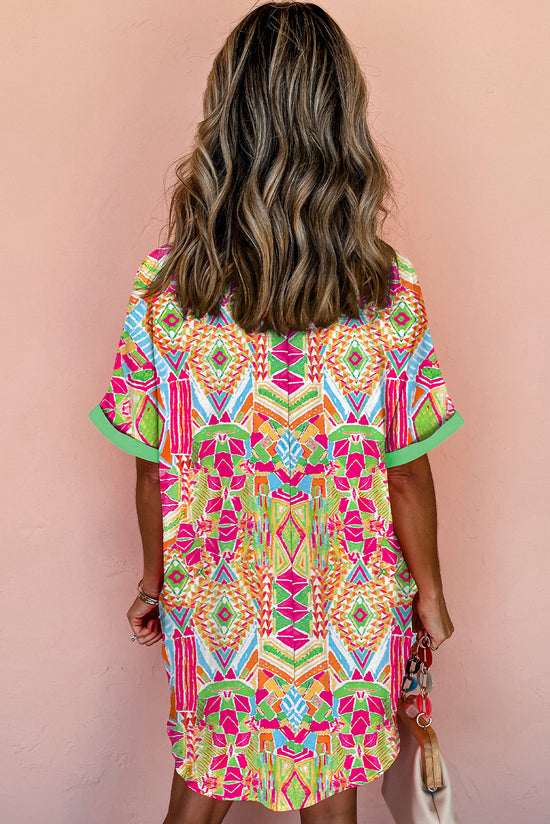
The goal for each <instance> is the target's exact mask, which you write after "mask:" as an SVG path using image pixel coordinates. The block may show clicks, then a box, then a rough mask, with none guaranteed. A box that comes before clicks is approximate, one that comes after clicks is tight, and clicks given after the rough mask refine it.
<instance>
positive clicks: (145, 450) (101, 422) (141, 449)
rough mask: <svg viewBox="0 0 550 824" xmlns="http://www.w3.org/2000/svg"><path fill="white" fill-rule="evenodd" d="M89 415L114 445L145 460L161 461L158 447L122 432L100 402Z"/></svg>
mask: <svg viewBox="0 0 550 824" xmlns="http://www.w3.org/2000/svg"><path fill="white" fill-rule="evenodd" d="M88 417H89V419H90V420H91V422H92V423H93V424H94V425H95V426H97V428H98V429H99V431H100V432H101V434H102V435H105V437H106V438H108V439H109V440H110V441H111V443H114V445H115V446H118V448H119V449H122V451H123V452H128V453H129V454H130V455H134V456H135V457H136V458H143V460H144V461H152V462H154V463H159V461H160V458H159V451H158V449H155V447H154V446H149V444H148V443H143V441H138V440H137V439H136V438H132V436H131V435H125V434H124V432H120V431H119V430H118V429H117V428H116V426H113V424H112V423H111V421H110V420H109V419H108V418H107V416H106V415H105V412H104V411H103V409H102V408H101V407H100V405H99V404H98V405H97V406H94V408H93V409H92V410H91V412H88Z"/></svg>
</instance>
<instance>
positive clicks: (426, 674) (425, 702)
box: [401, 631, 434, 728]
mask: <svg viewBox="0 0 550 824" xmlns="http://www.w3.org/2000/svg"><path fill="white" fill-rule="evenodd" d="M431 646H432V639H431V638H430V636H429V635H428V633H427V632H426V631H425V632H424V634H423V636H422V637H421V638H420V639H418V640H417V641H416V642H415V643H414V644H413V646H412V652H411V656H410V658H409V660H408V661H407V664H406V666H405V676H404V678H403V683H402V684H401V700H402V701H404V700H405V699H406V698H407V696H408V695H409V693H411V692H412V691H413V690H415V689H416V688H417V687H419V688H420V691H419V692H418V693H417V695H416V706H417V709H418V714H417V716H416V723H417V724H418V726H419V727H423V728H425V727H429V726H430V724H431V723H432V702H431V701H430V699H429V698H428V693H429V692H431V691H432V689H433V685H434V682H433V678H432V675H431V673H430V669H429V668H430V666H431V664H432V650H431V649H430V647H431ZM421 716H423V717H424V720H425V722H426V723H422V724H421V723H420V720H419V719H420V717H421Z"/></svg>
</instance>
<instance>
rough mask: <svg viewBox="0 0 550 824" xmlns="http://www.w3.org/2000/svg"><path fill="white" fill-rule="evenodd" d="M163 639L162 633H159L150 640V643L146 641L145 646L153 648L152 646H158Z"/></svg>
mask: <svg viewBox="0 0 550 824" xmlns="http://www.w3.org/2000/svg"><path fill="white" fill-rule="evenodd" d="M161 639H162V634H161V633H157V634H156V635H154V636H153V637H152V638H150V639H149V641H146V642H145V645H146V646H147V647H150V646H151V644H156V643H157V641H160V640H161Z"/></svg>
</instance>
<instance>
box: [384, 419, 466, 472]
mask: <svg viewBox="0 0 550 824" xmlns="http://www.w3.org/2000/svg"><path fill="white" fill-rule="evenodd" d="M463 423H464V418H463V417H462V415H461V414H460V412H457V411H456V410H455V411H454V412H453V414H452V415H451V417H450V418H449V419H448V420H446V421H445V423H443V424H441V426H440V427H439V429H436V430H435V432H433V433H432V434H431V435H429V436H428V437H427V438H424V440H422V441H417V442H416V443H410V444H408V445H407V446H402V447H401V449H394V450H393V451H392V452H386V456H385V459H384V463H385V464H386V466H400V464H404V463H407V462H408V461H414V459H415V458H420V456H421V455H425V454H426V452H429V451H430V449H433V448H434V446H438V445H439V444H440V443H441V442H442V441H444V440H446V438H448V437H449V435H452V434H453V432H456V430H457V429H458V428H459V427H460V426H462V424H463Z"/></svg>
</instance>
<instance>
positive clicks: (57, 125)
mask: <svg viewBox="0 0 550 824" xmlns="http://www.w3.org/2000/svg"><path fill="white" fill-rule="evenodd" d="M325 7H326V8H327V9H328V10H329V11H330V12H331V13H332V14H333V15H334V16H335V18H336V19H337V20H338V21H339V22H340V23H341V25H342V26H343V28H344V30H345V31H346V32H348V34H349V35H350V36H351V38H352V42H353V44H354V45H355V47H356V48H357V49H358V53H359V56H360V59H361V62H362V65H363V67H364V69H365V72H366V74H367V77H368V79H369V81H370V84H371V115H370V122H371V124H372V127H373V130H374V132H375V134H376V135H377V136H378V138H379V140H380V141H381V143H382V147H383V150H384V152H385V154H386V156H388V157H389V158H390V159H391V162H392V166H393V169H394V171H395V174H396V176H397V179H398V184H399V196H400V213H399V214H398V215H397V216H396V220H395V221H394V222H393V224H391V225H389V226H388V228H389V239H390V241H392V242H393V243H394V245H396V246H397V248H398V249H399V250H400V251H401V252H403V253H404V254H405V255H406V256H408V257H409V258H410V259H411V260H412V261H413V263H414V264H415V266H416V268H417V271H418V272H419V275H420V276H421V278H422V283H423V288H424V294H425V298H426V302H427V306H428V310H429V314H430V321H431V329H432V334H433V338H434V342H435V345H436V349H437V351H438V354H439V357H440V362H441V366H442V369H443V370H444V374H445V377H446V380H447V383H448V385H449V389H450V391H451V393H452V396H453V399H454V401H455V403H456V406H457V408H458V409H459V411H460V412H461V414H462V415H463V417H464V419H465V426H463V427H462V428H461V429H460V431H459V432H457V433H456V434H455V435H454V436H453V437H452V438H450V439H449V440H448V441H446V442H445V443H444V444H443V445H441V446H440V447H438V448H437V449H436V450H435V451H434V452H432V453H431V456H430V457H431V465H432V470H433V473H434V476H435V481H436V488H437V498H438V509H439V543H440V555H441V562H442V568H443V575H444V580H445V582H446V593H447V600H448V605H449V609H450V612H451V616H452V618H453V621H454V623H455V628H456V631H455V634H454V636H453V637H452V639H451V640H450V641H448V642H447V643H445V644H444V645H443V647H442V648H441V650H440V651H439V652H438V653H436V658H435V662H434V665H433V674H434V679H435V682H436V686H435V690H434V693H433V701H434V708H435V718H434V727H435V729H436V730H437V732H438V735H439V739H440V744H441V747H442V750H443V752H444V754H445V757H446V759H447V762H448V765H449V767H450V770H451V775H452V778H453V781H454V787H455V795H456V801H457V808H458V812H459V814H460V815H461V818H462V820H463V822H481V821H488V820H493V819H494V820H498V821H499V823H500V824H517V821H518V820H521V821H523V822H526V824H542V822H545V821H548V818H547V816H548V809H549V807H550V796H549V790H548V779H547V764H548V763H549V762H548V759H549V758H550V752H549V744H548V742H549V741H550V735H548V726H547V725H548V721H547V719H548V701H549V697H550V696H549V691H548V682H549V672H548V670H549V665H548V654H547V648H548V640H547V637H546V635H547V634H546V632H545V627H546V625H547V618H548V608H549V599H548V580H549V577H548V574H549V571H550V570H549V564H548V557H549V551H548V526H549V524H548V503H547V498H548V480H547V475H548V446H547V445H548V441H549V436H548V431H547V430H548V425H549V424H548V413H547V409H548V401H549V398H548V380H547V374H548V373H547V372H546V371H545V370H546V369H548V366H549V361H548V351H549V340H548V318H547V313H548V305H549V301H548V298H549V295H548V263H547V262H548V258H549V256H548V251H549V250H548V248H547V242H548V241H547V238H548V232H547V226H545V225H543V213H544V211H545V205H546V206H547V198H548V183H549V180H548V178H549V172H548V169H549V164H548V153H547V146H548V128H549V126H550V116H549V114H550V113H549V110H548V93H547V84H548V65H547V63H548V57H547V55H548V48H547V37H548V24H549V22H550V13H549V9H550V7H549V5H548V3H547V2H546V0H523V1H522V2H521V3H519V2H516V3H514V2H500V3H496V2H494V0H477V2H475V3H463V2H461V3H459V2H456V0H447V2H445V3H440V2H423V3H410V2H409V1H408V0H393V2H389V3H388V2H384V3H382V2H372V3H365V2H363V0H340V2H337V0H330V2H327V3H326V4H325ZM249 8H250V5H249V4H248V3H244V2H241V1H240V0H239V2H237V0H231V2H228V0H225V1H224V2H221V0H218V1H217V2H214V0H212V1H211V2H210V3H200V4H195V3H191V2H177V1H176V0H160V1H159V0H155V1H154V2H153V0H115V2H113V1H112V0H95V1H94V2H93V3H74V2H68V0H60V1H59V2H56V3H21V2H15V0H8V2H7V3H5V4H4V7H3V11H4V15H3V25H2V34H3V35H4V41H5V42H4V43H3V45H2V55H3V58H4V61H3V84H4V87H5V99H4V102H3V104H2V114H3V123H4V126H3V129H2V131H1V132H0V141H1V143H2V152H1V155H2V160H3V164H4V169H3V172H2V187H3V191H4V193H5V195H6V198H5V208H4V209H3V217H2V223H1V228H2V233H3V235H4V238H3V255H4V257H3V260H4V263H3V272H4V274H3V294H2V298H3V300H2V303H3V307H4V312H3V332H4V340H3V345H2V353H3V368H2V373H3V387H4V391H3V403H2V411H3V413H4V423H3V430H2V431H3V433H4V436H3V449H2V457H3V472H2V481H3V484H4V490H3V494H2V505H3V507H2V508H3V517H4V522H5V523H4V527H3V530H2V538H3V540H2V575H1V586H2V600H1V602H0V603H1V604H2V611H1V618H0V622H1V624H2V632H1V635H2V644H3V653H2V679H1V681H0V691H1V700H0V708H1V713H2V716H3V718H2V721H3V728H4V731H3V733H2V744H3V746H2V756H1V757H2V765H1V769H2V782H0V783H1V785H2V790H1V792H2V798H1V799H0V809H2V811H3V817H4V818H5V820H6V821H10V822H13V824H19V823H20V822H21V823H22V824H34V822H37V821H46V820H47V821H55V822H57V824H91V822H106V823H110V822H130V821H132V822H137V823H138V824H150V822H155V821H158V822H160V821H161V820H162V817H163V815H164V812H165V808H166V803H167V798H168V792H169V786H170V781H171V774H172V756H171V753H170V749H169V742H168V738H167V736H166V733H165V720H166V716H167V712H168V705H167V701H168V692H167V683H166V679H165V674H164V668H163V665H162V661H161V657H160V652H161V648H160V645H159V644H157V645H155V646H153V647H151V648H140V647H135V646H133V645H132V644H131V643H130V640H129V636H130V633H129V630H128V625H127V621H126V617H125V614H126V610H127V608H128V606H129V604H130V601H131V600H132V599H133V597H134V587H135V584H136V581H137V577H138V572H139V568H140V547H139V542H138V530H137V522H136V519H135V514H134V500H133V496H134V465H133V459H132V458H131V457H130V456H128V455H125V454H123V453H122V452H119V451H117V450H116V449H115V448H114V447H113V446H112V445H111V444H109V443H108V442H107V441H106V440H104V439H103V438H102V437H101V436H100V435H99V434H98V432H97V431H96V430H95V429H94V427H93V426H92V424H91V423H90V422H89V421H88V419H87V417H86V416H87V412H88V410H89V409H90V408H91V407H92V406H93V405H95V404H96V403H97V402H98V400H99V398H100V397H101V395H102V394H103V392H104V391H105V389H106V381H107V379H108V376H109V374H110V369H111V367H112V363H113V358H114V353H115V347H116V344H117V342H118V334H119V332H120V327H121V323H122V319H123V313H124V310H125V308H126V301H127V299H128V295H129V288H130V286H131V282H132V279H133V275H134V273H135V270H136V268H137V265H138V263H139V261H140V260H141V259H142V257H143V256H144V255H145V254H146V253H147V252H148V251H150V250H152V249H154V248H155V246H156V245H158V241H159V232H160V229H161V228H162V225H163V223H164V220H165V216H166V203H165V200H164V194H163V185H164V183H166V184H167V185H168V184H170V183H171V182H172V175H171V169H172V165H171V164H172V163H173V161H175V160H176V158H177V157H178V155H180V154H182V153H183V152H185V151H187V150H188V148H189V146H190V143H191V140H192V137H193V132H194V129H195V124H196V122H197V120H199V119H200V117H201V112H202V92H203V88H204V81H205V77H206V74H207V71H208V69H209V67H210V65H211V60H212V56H213V54H214V52H215V50H217V48H218V47H219V45H220V43H221V42H222V39H223V38H224V36H225V35H226V34H227V33H228V31H229V30H230V28H231V26H232V25H233V24H234V23H235V22H236V21H237V20H238V19H239V18H240V17H241V16H242V15H243V14H244V13H245V12H246V11H247V10H248V9H249ZM545 401H546V406H545ZM545 719H546V720H545ZM545 725H546V730H545V729H544V726H545ZM359 800H360V804H361V808H362V812H361V820H363V821H369V822H380V824H384V822H386V824H387V822H389V821H390V818H389V814H388V812H387V811H386V809H385V807H384V804H383V802H382V800H381V797H380V791H379V782H377V783H375V784H372V785H369V786H368V787H363V788H361V789H360V790H359ZM276 815H277V814H276V813H272V812H270V811H268V810H264V809H263V808H260V807H256V806H254V805H252V804H247V805H244V809H243V806H242V805H234V806H233V808H232V810H231V811H230V813H229V815H228V817H227V819H226V820H227V821H228V822H234V821H238V820H241V818H245V819H246V818H247V819H248V820H249V821H251V822H252V821H254V822H257V821H267V820H275V818H274V817H275V816H276ZM279 820H281V821H282V820H288V821H298V815H297V814H295V813H280V814H279Z"/></svg>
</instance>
